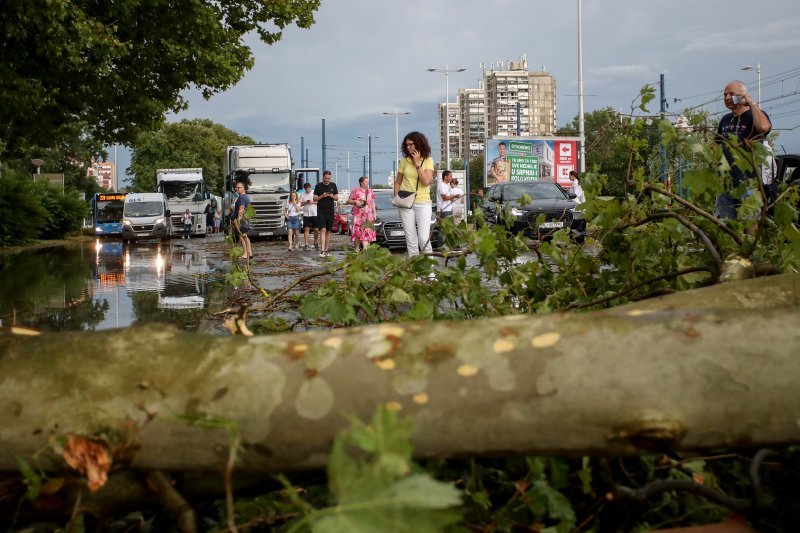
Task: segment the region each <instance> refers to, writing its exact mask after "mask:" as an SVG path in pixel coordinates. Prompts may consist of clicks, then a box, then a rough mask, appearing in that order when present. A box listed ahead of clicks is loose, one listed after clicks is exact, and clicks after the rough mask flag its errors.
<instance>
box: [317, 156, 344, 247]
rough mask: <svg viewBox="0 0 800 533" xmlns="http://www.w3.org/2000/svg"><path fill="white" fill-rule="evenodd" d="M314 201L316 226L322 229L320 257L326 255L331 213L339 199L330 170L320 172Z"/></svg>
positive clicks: (328, 244) (332, 213)
mask: <svg viewBox="0 0 800 533" xmlns="http://www.w3.org/2000/svg"><path fill="white" fill-rule="evenodd" d="M314 201H315V202H317V226H318V227H319V228H320V230H322V236H321V238H320V245H321V246H320V247H321V251H320V253H319V256H320V257H328V247H329V246H330V243H331V230H332V229H333V215H334V211H335V207H336V202H338V201H339V189H338V188H337V187H336V184H335V183H333V182H332V181H331V171H330V170H326V171H325V172H323V173H322V183H317V186H316V187H314Z"/></svg>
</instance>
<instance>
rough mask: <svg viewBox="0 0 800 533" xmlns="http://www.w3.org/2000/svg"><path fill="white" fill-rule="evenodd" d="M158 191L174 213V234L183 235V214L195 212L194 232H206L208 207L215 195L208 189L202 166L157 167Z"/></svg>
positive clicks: (192, 233)
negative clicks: (163, 195)
mask: <svg viewBox="0 0 800 533" xmlns="http://www.w3.org/2000/svg"><path fill="white" fill-rule="evenodd" d="M156 184H157V186H158V192H160V193H163V194H165V195H166V197H167V201H168V202H169V209H170V211H171V212H172V235H182V234H183V213H184V212H185V211H186V210H187V209H188V210H189V213H191V215H192V229H191V231H190V235H202V236H205V235H206V215H205V212H206V208H207V207H208V205H209V204H210V203H211V194H210V193H209V192H207V191H206V189H205V183H204V182H203V169H202V168H160V169H157V170H156Z"/></svg>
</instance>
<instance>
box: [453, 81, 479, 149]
mask: <svg viewBox="0 0 800 533" xmlns="http://www.w3.org/2000/svg"><path fill="white" fill-rule="evenodd" d="M458 114H459V118H460V124H459V129H460V131H461V151H460V152H459V156H458V157H459V158H461V159H464V160H467V159H472V158H474V157H477V156H480V155H483V148H484V141H485V140H486V91H485V90H484V89H483V80H481V81H480V82H479V84H478V88H477V89H461V90H459V91H458Z"/></svg>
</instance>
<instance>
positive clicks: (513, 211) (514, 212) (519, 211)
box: [511, 207, 528, 217]
mask: <svg viewBox="0 0 800 533" xmlns="http://www.w3.org/2000/svg"><path fill="white" fill-rule="evenodd" d="M511 214H512V215H514V216H515V217H524V216H525V215H527V214H528V212H527V211H525V210H523V209H517V208H516V207H512V208H511Z"/></svg>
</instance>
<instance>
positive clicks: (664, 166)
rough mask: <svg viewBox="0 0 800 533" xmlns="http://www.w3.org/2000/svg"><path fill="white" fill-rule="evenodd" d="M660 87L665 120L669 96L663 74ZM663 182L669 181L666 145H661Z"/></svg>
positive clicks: (662, 113)
mask: <svg viewBox="0 0 800 533" xmlns="http://www.w3.org/2000/svg"><path fill="white" fill-rule="evenodd" d="M659 85H661V120H664V116H665V115H666V113H667V96H666V91H665V90H664V75H663V74H662V75H661V77H660V78H659ZM660 152H661V182H662V183H664V182H665V181H666V180H667V148H666V146H664V143H663V142H662V143H661V150H660Z"/></svg>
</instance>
